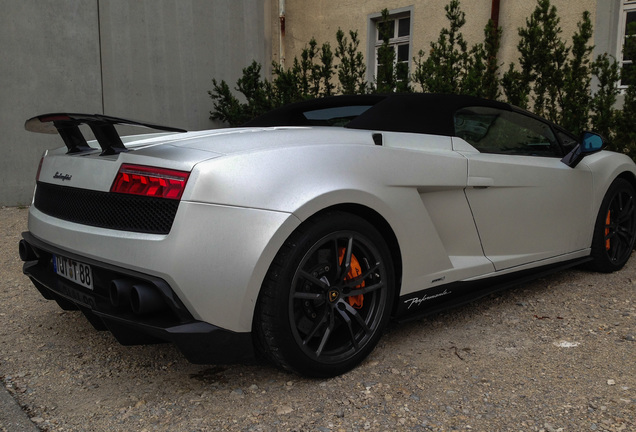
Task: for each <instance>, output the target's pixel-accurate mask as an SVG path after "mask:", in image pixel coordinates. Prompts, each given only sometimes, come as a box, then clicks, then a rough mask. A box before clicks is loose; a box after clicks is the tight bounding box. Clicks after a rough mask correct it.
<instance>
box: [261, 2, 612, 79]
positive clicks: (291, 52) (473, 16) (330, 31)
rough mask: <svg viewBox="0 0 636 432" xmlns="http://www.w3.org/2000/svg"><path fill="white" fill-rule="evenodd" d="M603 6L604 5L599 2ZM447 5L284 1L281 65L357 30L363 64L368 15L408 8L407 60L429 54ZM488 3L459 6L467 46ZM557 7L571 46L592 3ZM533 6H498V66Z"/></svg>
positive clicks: (477, 38) (509, 58)
mask: <svg viewBox="0 0 636 432" xmlns="http://www.w3.org/2000/svg"><path fill="white" fill-rule="evenodd" d="M603 1H608V0H601V2H603ZM449 2H450V0H367V1H356V0H312V1H307V0H286V1H285V28H286V32H285V33H286V34H285V38H284V47H285V57H286V60H287V61H286V64H287V65H290V64H291V61H292V60H293V58H294V57H295V56H300V53H301V51H302V49H303V47H305V46H306V44H307V43H308V42H309V40H310V39H311V38H312V37H315V38H316V40H317V41H318V43H319V44H322V43H323V42H330V43H331V45H332V47H334V46H335V43H336V36H335V35H336V31H337V30H338V28H342V29H343V30H345V32H347V31H348V30H349V29H353V30H357V31H358V34H359V36H360V40H361V43H360V51H361V52H362V53H363V54H364V55H365V60H366V62H367V64H368V63H369V62H368V59H367V40H368V34H367V32H368V31H367V25H368V19H369V18H368V17H369V15H370V14H375V13H379V12H380V11H381V10H382V9H384V8H387V9H389V10H395V9H400V8H405V7H412V10H413V15H412V20H413V23H412V27H413V46H412V56H411V57H413V56H414V55H416V54H417V52H418V51H419V50H420V49H423V50H425V51H426V50H428V48H429V46H430V43H431V42H433V41H436V40H437V38H438V36H439V32H440V30H441V29H442V28H443V27H446V26H447V25H448V20H447V19H446V17H445V11H444V6H445V5H447V4H448V3H449ZM491 4H492V1H491V0H463V1H462V2H461V3H460V5H461V9H462V10H463V11H464V12H465V13H466V24H465V26H464V27H463V28H462V33H463V34H464V37H465V38H466V40H467V41H468V43H469V45H472V44H475V43H479V42H482V41H483V31H484V27H485V25H486V24H487V22H488V19H490V16H491ZM552 4H553V5H554V6H556V7H557V10H558V15H559V17H560V18H561V27H562V29H563V34H562V37H563V38H564V39H565V40H566V41H568V43H570V41H571V36H572V34H573V33H574V32H575V31H576V29H577V23H578V22H579V21H580V19H581V16H582V14H583V11H585V10H588V11H590V13H591V20H592V23H594V22H595V15H596V7H597V0H552ZM536 5H537V3H536V1H532V0H502V1H501V8H500V15H499V16H500V18H499V24H500V26H502V27H503V36H502V47H501V50H500V56H499V59H500V62H501V63H502V64H504V65H506V67H507V64H508V63H510V62H516V61H517V57H518V54H517V48H516V46H517V42H518V39H519V37H518V33H517V30H518V28H519V27H523V26H525V20H526V18H527V17H529V16H530V14H531V13H532V11H533V10H534V9H535V7H536ZM278 6H279V2H277V1H273V2H272V21H271V22H272V30H273V32H272V54H273V57H272V58H273V60H274V61H279V59H280V57H279V39H278V36H279V34H280V30H279V28H280V26H279V18H278Z"/></svg>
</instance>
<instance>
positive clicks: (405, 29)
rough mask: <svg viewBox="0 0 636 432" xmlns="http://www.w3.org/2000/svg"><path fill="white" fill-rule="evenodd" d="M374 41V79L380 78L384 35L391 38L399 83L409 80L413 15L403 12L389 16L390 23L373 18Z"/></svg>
mask: <svg viewBox="0 0 636 432" xmlns="http://www.w3.org/2000/svg"><path fill="white" fill-rule="evenodd" d="M372 24H373V35H374V37H373V39H372V41H374V42H373V43H374V57H373V59H374V67H373V69H372V70H373V71H374V77H377V76H378V66H379V64H378V48H380V47H381V46H382V43H383V42H384V41H383V38H382V36H383V33H384V32H386V33H387V34H388V36H389V46H390V47H391V48H392V49H393V50H394V51H395V57H394V61H393V66H394V68H395V70H396V71H397V78H398V80H399V81H402V80H405V79H407V78H408V74H409V70H410V68H409V64H410V58H411V13H410V12H401V13H395V14H391V15H389V19H388V21H386V22H384V21H383V20H382V17H377V18H372Z"/></svg>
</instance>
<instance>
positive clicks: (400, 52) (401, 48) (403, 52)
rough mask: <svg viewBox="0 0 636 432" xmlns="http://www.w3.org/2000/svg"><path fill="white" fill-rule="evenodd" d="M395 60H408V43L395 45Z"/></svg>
mask: <svg viewBox="0 0 636 432" xmlns="http://www.w3.org/2000/svg"><path fill="white" fill-rule="evenodd" d="M397 61H399V62H407V61H409V45H408V44H404V45H398V47H397Z"/></svg>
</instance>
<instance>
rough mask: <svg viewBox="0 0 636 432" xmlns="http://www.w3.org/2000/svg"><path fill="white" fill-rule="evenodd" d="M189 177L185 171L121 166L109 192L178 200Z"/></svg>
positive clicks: (128, 165)
mask: <svg viewBox="0 0 636 432" xmlns="http://www.w3.org/2000/svg"><path fill="white" fill-rule="evenodd" d="M189 176H190V173H189V172H186V171H177V170H171V169H164V168H155V167H148V166H141V165H130V164H123V165H122V166H121V168H119V172H118V173H117V177H115V181H114V182H113V186H112V187H111V188H110V191H111V192H117V193H124V194H132V195H143V196H147V197H154V198H168V199H176V200H178V199H181V195H183V190H184V189H185V186H186V183H187V181H188V177H189Z"/></svg>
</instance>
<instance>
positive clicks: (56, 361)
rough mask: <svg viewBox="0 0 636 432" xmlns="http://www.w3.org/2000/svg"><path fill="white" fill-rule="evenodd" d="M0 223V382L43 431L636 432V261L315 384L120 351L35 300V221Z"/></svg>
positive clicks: (574, 278) (538, 287) (543, 284)
mask: <svg viewBox="0 0 636 432" xmlns="http://www.w3.org/2000/svg"><path fill="white" fill-rule="evenodd" d="M0 215H1V220H0V230H1V231H2V232H4V236H3V237H2V239H1V240H0V241H1V242H2V243H1V247H2V250H3V251H4V253H3V254H2V267H1V269H0V272H1V273H0V280H1V281H2V282H1V284H2V289H0V305H1V306H0V378H1V379H2V382H3V384H4V386H5V387H6V388H7V389H8V391H9V392H10V394H11V395H12V396H13V397H14V398H15V399H16V400H17V401H18V403H19V404H20V406H22V408H23V409H24V410H25V412H26V413H27V414H28V416H29V417H30V418H31V420H32V421H33V422H34V423H35V424H36V425H37V426H38V427H39V428H40V429H42V430H46V431H85V430H89V431H148V432H149V431H216V430H231V431H322V432H326V431H362V430H371V431H395V430H399V431H465V430H471V431H636V376H635V372H636V367H635V360H636V342H635V338H636V296H635V284H636V259H633V260H632V261H631V262H630V263H629V264H628V265H627V266H626V267H625V269H623V270H622V271H620V272H617V273H614V274H611V275H601V274H595V273H589V272H585V271H583V270H578V269H574V270H570V271H565V272H561V273H558V274H556V275H554V276H552V277H549V278H544V279H539V280H537V281H535V282H533V283H529V284H525V285H522V286H520V287H518V288H516V289H513V290H510V291H507V292H505V293H503V294H501V295H497V296H491V297H489V298H486V299H483V300H481V301H478V302H475V303H472V304H470V305H468V306H464V307H461V308H458V309H455V310H452V311H450V312H448V313H444V314H440V315H437V316H434V317H432V318H427V319H422V320H419V321H414V322H410V323H407V324H401V325H392V326H391V328H390V329H389V331H388V332H387V334H386V335H385V336H384V338H383V339H382V340H381V341H380V345H379V346H378V348H377V349H376V350H375V351H374V352H373V353H372V354H371V356H370V357H369V358H368V359H367V360H366V361H365V362H364V363H363V364H362V365H361V366H360V367H358V368H356V369H355V370H353V371H351V372H350V373H348V374H346V375H343V376H341V377H337V378H333V379H328V380H309V379H304V378H300V377H298V376H295V375H290V374H287V373H284V372H280V371H278V370H276V369H274V368H272V367H271V366H269V365H261V364H256V365H229V366H226V365H218V366H213V365H209V366H201V365H193V364H190V363H188V362H187V361H186V360H185V359H184V358H183V357H182V356H181V355H180V354H179V352H178V351H177V350H176V349H175V348H173V347H172V346H170V345H154V346H140V347H124V346H121V345H119V344H118V343H117V342H116V341H115V340H114V338H113V337H112V336H111V335H110V334H109V333H107V332H97V331H96V330H94V329H93V328H92V326H91V325H90V324H89V323H88V321H86V319H85V318H84V317H83V316H82V315H81V313H79V312H64V311H62V310H61V309H60V308H59V307H58V306H57V305H56V304H55V303H54V302H51V301H47V300H45V299H43V298H42V297H41V296H40V294H39V293H38V292H37V291H36V290H35V288H34V287H32V286H31V283H30V282H29V280H28V279H27V278H26V277H25V276H24V275H23V274H22V271H21V262H20V260H19V258H18V256H17V242H18V240H19V238H20V233H21V232H22V231H23V230H25V229H26V218H27V210H25V209H17V208H3V209H1V210H0ZM0 430H7V428H6V426H4V427H3V425H0Z"/></svg>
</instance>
